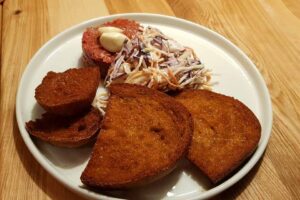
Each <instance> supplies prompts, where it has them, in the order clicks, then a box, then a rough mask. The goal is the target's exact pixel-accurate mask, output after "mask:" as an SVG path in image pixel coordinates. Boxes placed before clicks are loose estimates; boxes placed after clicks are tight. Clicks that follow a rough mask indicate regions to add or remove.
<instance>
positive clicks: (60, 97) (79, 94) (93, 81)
mask: <svg viewBox="0 0 300 200" xmlns="http://www.w3.org/2000/svg"><path fill="white" fill-rule="evenodd" d="M99 82H100V72H99V69H98V68H97V67H83V68H73V69H69V70H67V71H65V72H62V73H55V72H48V74H47V75H46V76H45V77H44V79H43V81H42V83H41V84H40V85H39V86H38V87H37V88H36V89H35V98H36V100H37V102H38V103H39V104H40V105H41V106H42V107H43V108H44V109H45V110H46V111H48V112H50V113H53V114H57V115H66V116H70V115H74V114H78V113H80V112H83V111H85V110H86V109H88V108H89V107H90V105H91V103H92V101H93V99H94V97H95V94H96V90H97V88H98V85H99Z"/></svg>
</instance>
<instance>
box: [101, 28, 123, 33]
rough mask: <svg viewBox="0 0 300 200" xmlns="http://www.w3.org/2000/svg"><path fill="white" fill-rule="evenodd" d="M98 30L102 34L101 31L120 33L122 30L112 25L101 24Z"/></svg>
mask: <svg viewBox="0 0 300 200" xmlns="http://www.w3.org/2000/svg"><path fill="white" fill-rule="evenodd" d="M98 31H99V32H100V33H101V34H102V33H108V32H117V33H122V32H123V30H122V29H120V28H117V27H113V26H103V27H100V28H98Z"/></svg>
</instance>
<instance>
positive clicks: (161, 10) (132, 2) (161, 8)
mask: <svg viewBox="0 0 300 200" xmlns="http://www.w3.org/2000/svg"><path fill="white" fill-rule="evenodd" d="M105 3H106V6H107V8H108V10H109V12H110V13H111V14H116V13H127V12H141V13H143V12H145V13H157V14H164V15H174V13H173V11H172V9H171V7H170V6H169V4H168V3H167V2H166V1H165V0H153V1H149V0H105Z"/></svg>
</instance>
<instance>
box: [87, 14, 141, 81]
mask: <svg viewBox="0 0 300 200" xmlns="http://www.w3.org/2000/svg"><path fill="white" fill-rule="evenodd" d="M102 26H113V27H117V28H120V29H122V30H123V34H124V35H126V36H127V37H128V38H130V39H131V38H132V37H134V36H135V34H136V33H137V32H138V31H139V27H140V24H139V23H137V22H135V21H132V20H128V19H116V20H114V21H111V22H107V23H104V24H102V25H100V26H96V27H89V28H87V29H86V31H85V32H84V33H83V36H82V50H83V53H84V62H86V63H87V64H88V65H96V66H100V71H101V76H102V77H105V75H106V72H107V69H108V67H109V66H110V64H111V63H112V62H113V60H114V58H115V55H116V53H111V52H109V51H107V50H105V49H104V48H103V47H102V46H101V44H100V42H99V37H100V32H99V31H98V28H99V27H102Z"/></svg>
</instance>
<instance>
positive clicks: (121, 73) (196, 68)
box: [94, 26, 211, 113]
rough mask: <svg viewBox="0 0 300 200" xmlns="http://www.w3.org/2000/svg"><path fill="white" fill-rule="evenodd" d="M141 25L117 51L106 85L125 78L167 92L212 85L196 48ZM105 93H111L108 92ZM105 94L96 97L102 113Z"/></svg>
mask: <svg viewBox="0 0 300 200" xmlns="http://www.w3.org/2000/svg"><path fill="white" fill-rule="evenodd" d="M141 28H142V29H143V30H141V31H140V33H139V34H137V35H136V36H135V37H134V38H132V39H131V40H127V41H126V42H125V43H124V46H123V48H122V49H121V51H120V52H119V53H118V54H117V55H116V57H115V60H114V62H113V63H112V64H111V66H110V68H109V70H108V73H107V76H106V78H105V81H104V85H105V86H106V87H108V86H109V85H110V84H112V83H117V82H118V83H120V82H121V83H131V84H139V85H143V86H147V87H149V88H152V89H157V90H160V91H163V92H167V91H171V90H181V89H184V88H192V89H210V88H211V83H210V79H211V71H210V70H208V69H206V68H205V67H204V65H203V64H202V63H201V61H200V59H199V58H198V57H197V56H196V54H195V52H194V51H193V49H191V48H189V47H184V46H183V45H181V44H180V43H178V42H177V41H175V40H173V39H172V38H170V37H168V36H166V35H164V34H163V33H162V32H161V31H159V30H158V29H156V28H153V27H149V26H148V27H145V28H143V27H141ZM103 95H105V96H106V97H107V94H103ZM105 96H104V97H102V96H101V95H98V97H96V99H95V100H94V102H95V101H96V100H97V99H98V101H97V102H98V103H97V106H96V107H98V108H99V109H100V111H101V112H102V113H103V112H104V110H105V107H106V100H107V98H106V97H105ZM104 99H105V100H104ZM99 102H100V103H99Z"/></svg>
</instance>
